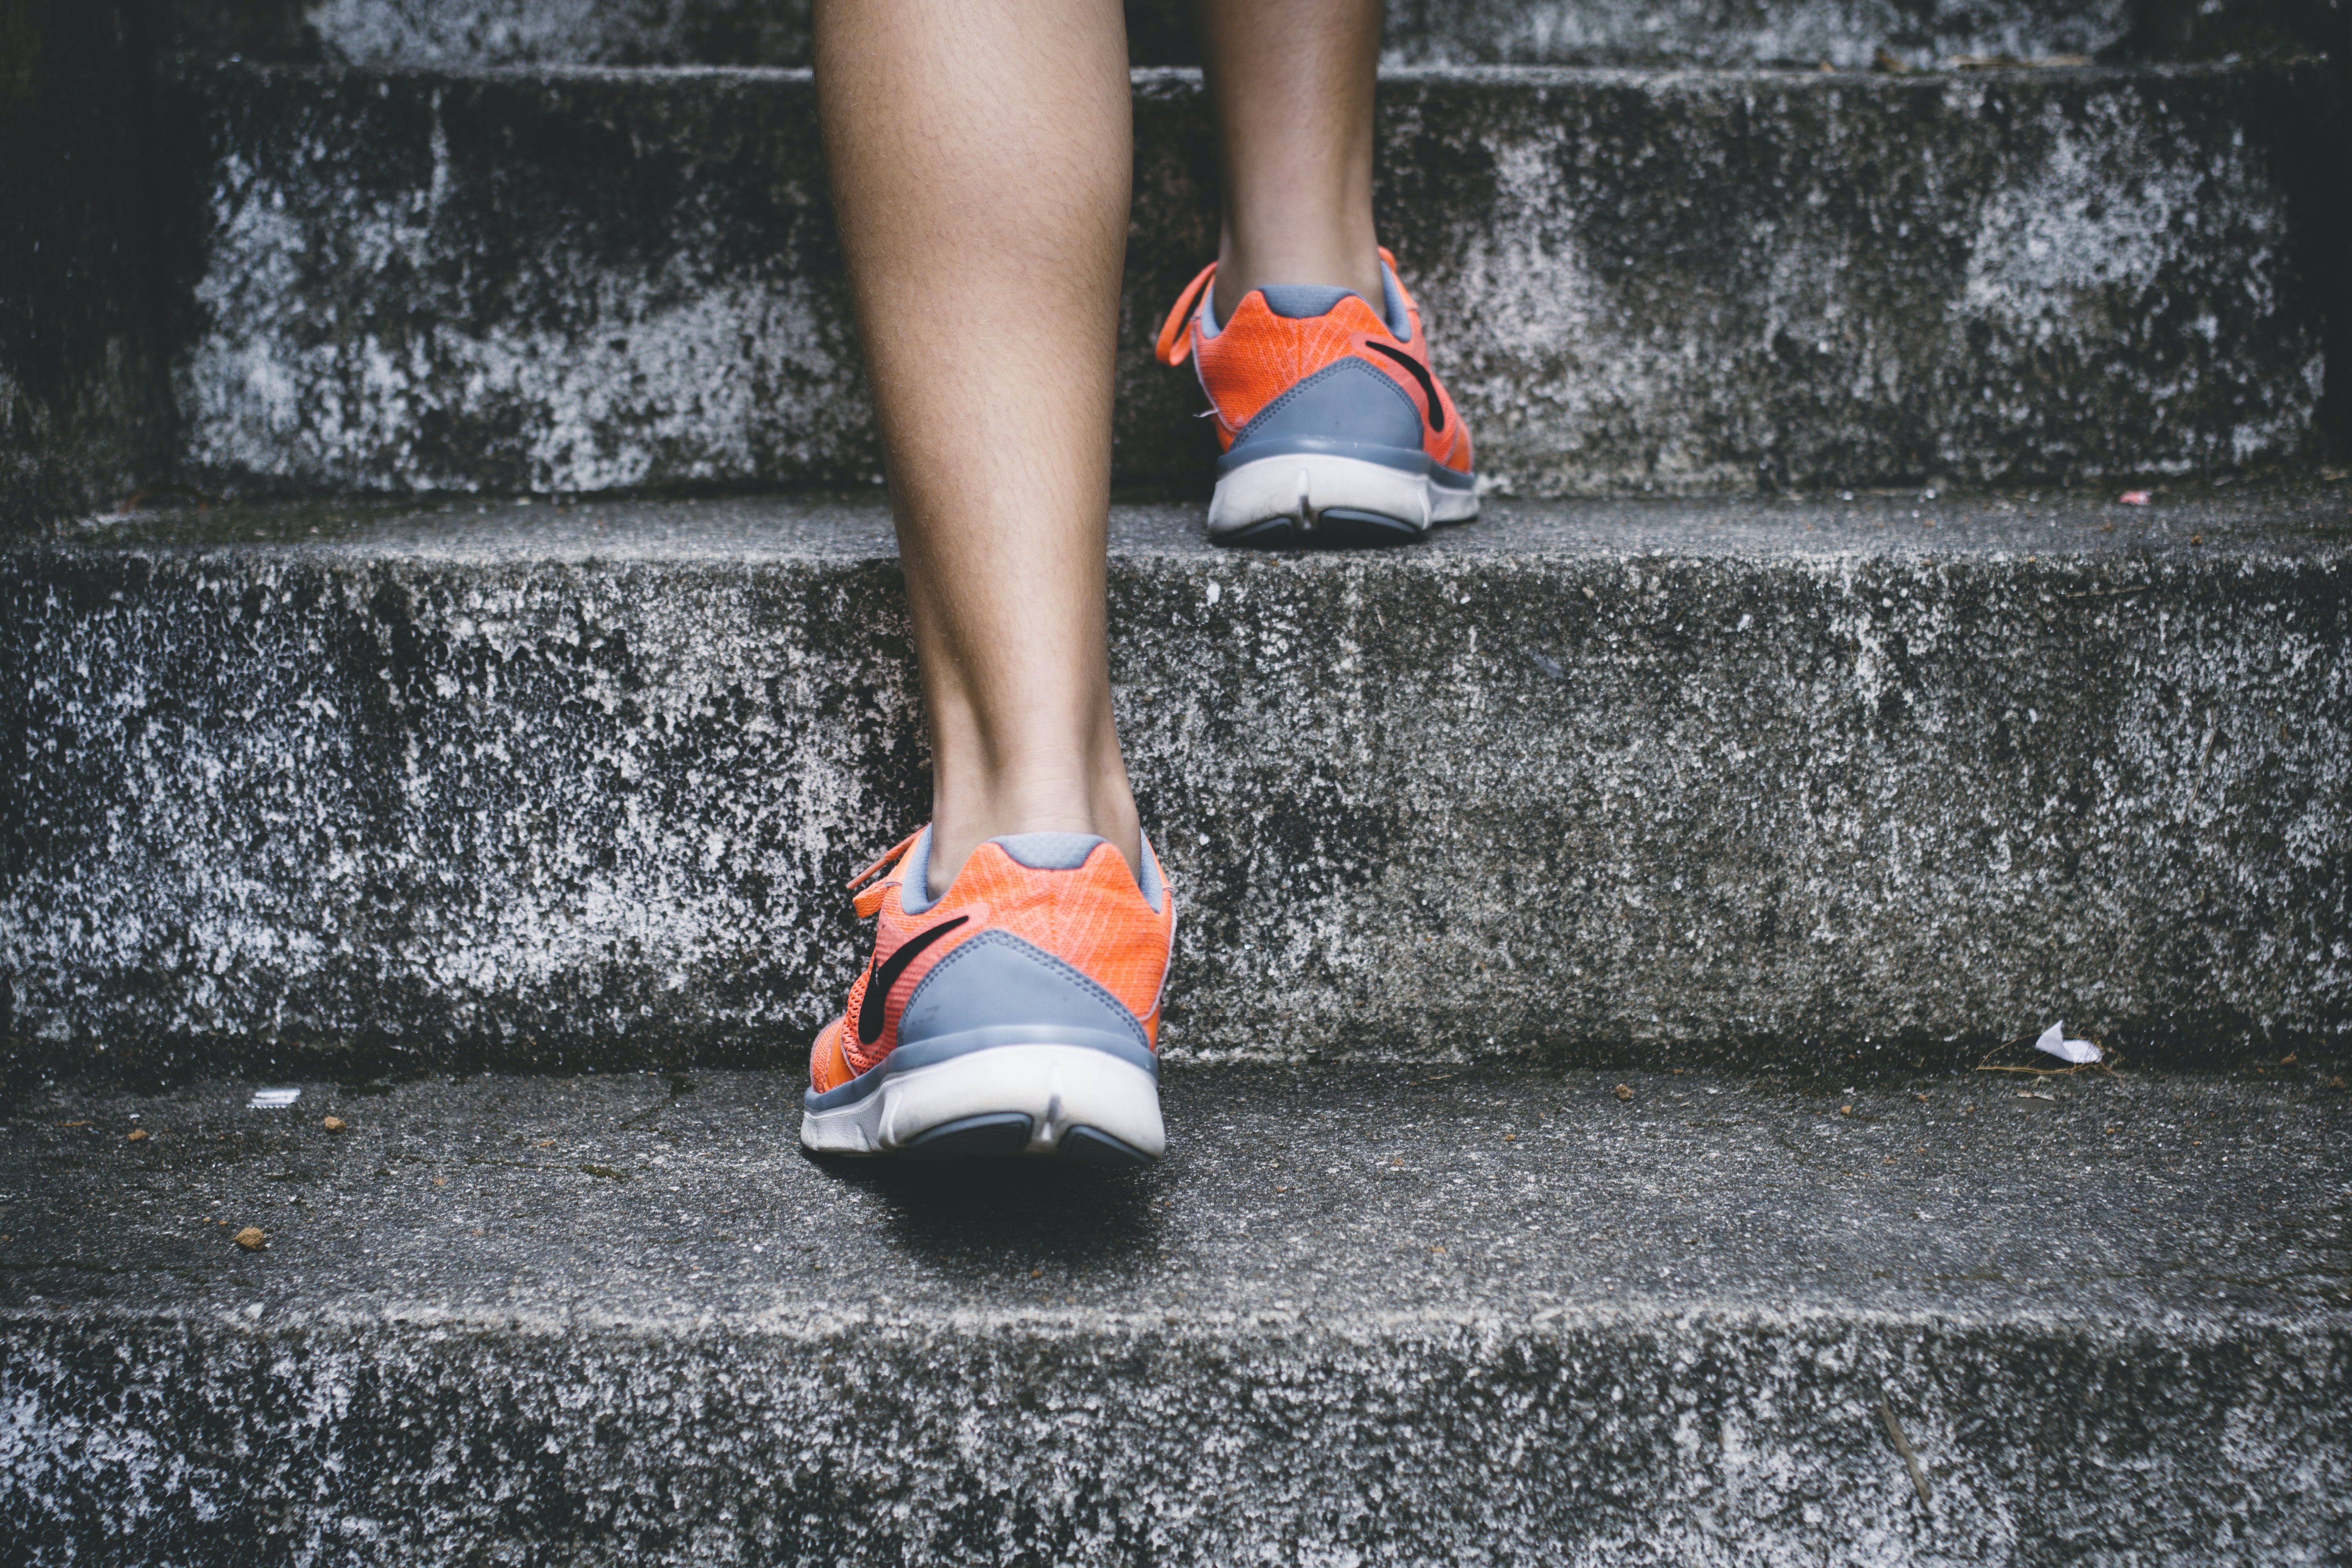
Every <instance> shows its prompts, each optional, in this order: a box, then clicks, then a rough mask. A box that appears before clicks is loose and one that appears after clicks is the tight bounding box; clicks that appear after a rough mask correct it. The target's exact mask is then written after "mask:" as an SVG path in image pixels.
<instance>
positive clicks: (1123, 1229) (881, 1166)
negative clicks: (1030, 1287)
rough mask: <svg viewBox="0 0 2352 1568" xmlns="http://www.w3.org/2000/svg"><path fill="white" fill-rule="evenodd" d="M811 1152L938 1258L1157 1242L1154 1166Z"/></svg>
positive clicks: (1061, 1254)
mask: <svg viewBox="0 0 2352 1568" xmlns="http://www.w3.org/2000/svg"><path fill="white" fill-rule="evenodd" d="M803 1158H804V1159H806V1160H807V1161H808V1162H809V1163H811V1164H813V1165H814V1166H816V1167H817V1168H819V1169H820V1170H822V1171H824V1173H825V1174H826V1175H827V1176H828V1177H830V1178H831V1179H833V1180H835V1181H838V1182H841V1183H843V1184H845V1185H849V1186H855V1187H859V1188H862V1189H864V1190H866V1191H867V1192H869V1193H872V1194H874V1195H875V1196H876V1197H877V1198H879V1199H880V1200H881V1201H882V1203H883V1204H884V1205H886V1209H887V1225H888V1226H889V1234H890V1237H891V1239H892V1240H893V1241H894V1242H895V1243H897V1244H898V1246H900V1247H904V1248H905V1249H906V1250H907V1251H908V1252H909V1253H912V1254H915V1255H916V1256H919V1257H921V1258H928V1259H929V1260H931V1261H934V1262H950V1261H963V1260H967V1259H970V1260H983V1261H987V1262H990V1263H994V1264H1001V1263H1002V1261H1003V1258H1006V1257H1008V1256H1013V1257H1023V1258H1045V1259H1050V1260H1052V1261H1055V1262H1058V1263H1082V1262H1091V1263H1101V1262H1108V1261H1115V1260H1118V1259H1123V1258H1133V1257H1139V1256H1141V1255H1143V1254H1145V1253H1147V1252H1150V1250H1151V1249H1152V1248H1153V1247H1154V1246H1155V1245H1156V1237H1157V1235H1158V1227H1157V1226H1154V1225H1153V1224H1151V1223H1150V1192H1151V1183H1152V1176H1151V1173H1150V1171H1147V1170H1098V1169H1092V1168H1089V1167H1086V1166H1081V1165H1073V1164H1070V1163H1066V1162H1064V1161H1059V1160H964V1161H954V1162H941V1163H922V1162H919V1161H901V1160H845V1159H839V1158H835V1157H830V1156H824V1155H816V1154H809V1153H807V1152H805V1151H803Z"/></svg>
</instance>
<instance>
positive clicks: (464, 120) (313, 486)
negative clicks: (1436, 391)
mask: <svg viewBox="0 0 2352 1568" xmlns="http://www.w3.org/2000/svg"><path fill="white" fill-rule="evenodd" d="M2339 96H2340V94H2339V93H2338V91H2337V89H2336V86H2335V85H2334V78H2333V77H2332V76H2331V75H2330V73H2329V72H2328V71H2327V70H2326V68H2321V67H2316V66H2305V67H2270V66H2247V65H2233V66H2222V67H2175V68H2142V69H2127V70H2126V69H2117V70H2106V69H2094V70H2082V71H2066V70H2058V71H2033V72H2021V73H2020V72H2011V73H1975V74H1938V75H1933V76H1921V77H1895V76H1871V75H1853V74H1843V75H1841V74H1830V75H1823V74H1821V73H1817V72H1801V73H1798V72H1780V73H1773V72H1756V71H1749V72H1730V73H1721V72H1691V73H1660V74H1637V73H1630V72H1609V71H1572V70H1560V69H1549V68H1512V69H1465V70H1442V69H1430V70H1403V71H1392V72H1391V73H1390V74H1389V75H1388V77H1387V78H1386V79H1384V84H1383V88H1382V92H1381V131H1380V136H1381V144H1380V167H1381V176H1380V178H1381V184H1380V190H1379V197H1378V200H1379V217H1380V223H1381V233H1382V235H1383V237H1384V238H1385V239H1386V240H1387V242H1388V243H1389V244H1390V245H1391V247H1393V248H1394V249H1395V250H1396V252H1397V253H1398V255H1399V257H1400V258H1401V262H1402V267H1403V269H1404V272H1405V274H1406V276H1407V278H1408V279H1409V281H1411V283H1412V286H1413V287H1414V289H1416V291H1417V292H1418V294H1419V296H1420V298H1421V300H1422V303H1423V306H1424V308H1425V310H1426V314H1427V319H1428V321H1429V322H1430V324H1431V327H1432V333H1433V345H1434V349H1433V352H1434V355H1435V360H1436V363H1437V366H1438V368H1439V370H1440V371H1441V372H1443V373H1444V374H1445V375H1446V376H1447V377H1448V380H1449V384H1450V385H1451V386H1452V388H1453V390H1454V395H1455V397H1456V398H1457V400H1458V401H1459V403H1460V404H1461V406H1462V408H1463V410H1464V413H1465V417H1466V419H1467V420H1468V421H1469V423H1470V425H1471V426H1472V428H1473V429H1474V430H1475V433H1476V436H1477V438H1478V442H1479V451H1480V455H1481V456H1480V463H1481V468H1482V469H1484V470H1485V471H1486V472H1488V473H1490V474H1491V475H1492V476H1493V477H1494V478H1495V479H1496V480H1498V481H1500V482H1501V483H1502V484H1503V485H1504V486H1505V487H1506V488H1507V489H1510V490H1513V491H1515V492H1516V493H1519V494H1526V495H1554V494H1586V493H1641V492H1643V491H1645V490H1647V491H1673V492H1699V491H1712V490H1721V489H1752V488H1755V487H1756V486H1757V485H1758V484H1759V481H1761V482H1764V483H1767V484H1773V485H1782V486H1788V485H1794V486H1798V487H1804V486H1810V485H1815V484H1822V483H1864V482H1880V481H1901V482H1912V481H1945V482H1948V481H1951V480H1965V481H1968V482H1992V481H1996V480H1998V481H2003V482H2005V481H2006V480H2008V479H2058V478H2066V477H2069V476H2072V477H2075V478H2081V477H2086V476H2100V475H2113V474H2121V473H2135V472H2141V471H2147V472H2167V473H2182V472H2189V471H2192V470H2193V471H2200V472H2211V471H2221V470H2224V469H2231V468H2237V467H2240V466H2242V465H2247V464H2260V463H2263V462H2269V461H2276V460H2281V459H2286V458H2296V457H2298V456H2301V455H2303V454H2305V452H2306V450H2307V448H2309V447H2311V445H2312V443H2313V442H2314V440H2315V438H2316V435H2315V433H2316V431H2317V426H2316V425H2315V419H2316V410H2317V409H2318V406H2319V399H2320V396H2321V393H2322V381H2323V374H2324V360H2325V353H2324V351H2323V339H2324V336H2325V332H2326V330H2327V329H2326V311H2327V309H2328V301H2330V300H2333V299H2335V298H2336V296H2337V293H2338V290H2337V289H2336V288H2335V287H2334V284H2333V282H2332V281H2331V280H2332V279H2333V277H2334V269H2335V268H2336V266H2337V261H2338V258H2334V257H2333V256H2332V255H2330V254H2329V253H2328V251H2327V247H2326V244H2325V243H2324V242H2325V238H2326V232H2327V231H2326V224H2327V223H2328V222H2330V221H2332V219H2329V218H2328V217H2326V214H2327V213H2328V212H2331V211H2332V210H2333V208H2332V206H2331V205H2330V204H2332V203H2333V202H2334V201H2335V198H2336V189H2335V183H2334V178H2333V171H2334V168H2335V163H2334V161H2333V159H2332V155H2331V154H2330V153H2329V151H2328V149H2329V147H2330V146H2331V145H2332V143H2331V142H2329V141H2328V139H2327V138H2328V135H2329V134H2332V132H2326V129H2325V128H2326V126H2328V125H2332V124H2334V123H2335V120H2334V119H2333V118H2331V117H2332V116H2335V115H2336V112H2337V99H2338V97H2339ZM165 101H166V103H167V106H168V107H167V109H166V110H165V117H166V122H167V123H168V124H170V125H172V126H173V127H176V128H178V129H176V130H175V131H174V132H173V134H174V137H175V141H174V143H173V148H174V154H175V158H174V162H173V164H172V165H171V167H170V169H169V170H167V171H166V173H165V174H163V175H161V176H159V190H160V191H161V192H162V193H163V197H164V199H163V204H162V205H163V208H164V209H165V210H167V211H170V212H172V213H174V214H180V215H181V221H180V229H181V230H184V233H182V238H181V240H180V242H179V248H178V250H177V251H176V252H175V254H178V255H180V256H181V257H182V262H181V267H182V271H181V272H180V274H179V275H178V276H179V282H178V284H177V287H178V289H180V304H179V306H178V307H177V314H176V315H175V317H174V320H175V321H180V322H182V323H183V328H184V330H183V334H182V337H181V340H180V342H181V348H180V352H179V357H178V359H177V361H176V365H177V369H176V372H175V375H176V381H175V386H176V389H177V390H176V396H177V400H178V405H179V407H180V410H181V413H182V416H183V419H184V436H183V445H182V457H183V459H184V468H185V471H186V475H187V477H189V478H190V479H192V480H193V481H194V482H195V483H197V484H199V485H202V486H205V487H207V488H213V489H238V490H240V491H242V492H243V493H247V494H256V493H260V492H262V491H265V490H269V489H273V488H276V489H281V490H289V491H316V490H318V489H328V490H348V491H386V492H401V491H415V490H435V489H452V490H461V491H470V490H477V489H478V490H483V491H492V492H495V491H501V490H504V491H516V490H530V491H544V492H552V491H573V490H610V489H639V488H645V487H662V486H679V485H695V484H712V483H717V484H733V485H746V484H762V485H764V484H777V483H801V482H812V481H824V482H832V481H835V480H861V481H862V480H863V479H866V477H867V476H868V475H869V474H870V473H871V472H872V471H873V470H874V468H875V467H876V462H877V449H876V447H875V438H874V436H873V432H872V428H871V423H870V419H869V416H868V413H867V408H866V395H865V392H864V389H863V381H862V372H861V371H860V369H859V367H858V362H857V355H856V345H855V342H854V341H853V337H852V332H851V327H850V321H849V314H848V310H847V306H846V297H845V285H844V283H843V281H842V279H841V273H840V263H839V258H838V256H837V253H836V249H835V239H834V232H833V221H832V217H831V215H830V211H829V208H828V207H827V206H826V205H825V201H824V173H823V168H822V162H821V156H820V148H819V144H818V140H817V133H816V126H815V121H814V94H813V91H812V89H811V87H810V84H809V80H808V78H807V76H806V75H805V74H804V73H796V72H791V71H761V70H714V69H692V70H662V71H616V70H610V69H593V68H573V69H557V68H535V69H530V70H520V69H518V70H506V71H498V70H490V71H478V72H473V73H457V72H437V73H436V72H432V71H405V70H403V71H392V72H368V71H341V70H311V69H308V68H294V67H265V66H253V65H222V66H215V67H205V66H193V65H192V66H189V67H186V68H184V69H183V70H182V71H181V72H180V73H179V74H177V75H175V76H174V77H173V78H172V79H171V85H170V89H169V90H168V91H167V93H166V95H165ZM1135 102H1136V128H1137V163H1136V203H1135V212H1136V217H1135V222H1134V224H1133V226H1132V230H1131V238H1130V242H1129V265H1128V271H1127V292H1126V295H1125V299H1124V302H1123V304H1122V307H1121V310H1122V331H1121V342H1122V345H1123V347H1122V359H1121V363H1120V371H1119V413H1118V465H1119V468H1120V471H1121V473H1122V474H1123V475H1125V476H1126V477H1127V478H1128V479H1130V480H1135V481H1146V480H1149V481H1152V482H1160V483H1183V484H1197V483H1201V482H1202V481H1203V479H1204V477H1205V475H1206V473H1207V471H1208V463H1209V460H1210V459H1211V458H1212V457H1213V446H1212V443H1211V438H1210V434H1209V432H1208V430H1207V429H1206V427H1205V426H1202V424H1201V423H1200V422H1199V421H1198V420H1196V419H1194V418H1192V417H1191V416H1192V414H1193V413H1194V412H1195V411H1196V408H1197V406H1198V402H1199V395H1198V390H1197V388H1196V387H1195V386H1194V385H1193V384H1192V381H1191V379H1190V378H1189V376H1187V375H1185V374H1179V373H1175V372H1171V371H1168V370H1166V369H1165V368H1164V367H1161V366H1160V365H1157V364H1156V363H1152V362H1151V359H1150V342H1151V339H1152V335H1153V332H1154V331H1156V330H1157V327H1158V325H1159V322H1160V317H1161V315H1162V313H1163V312H1164V311H1165V310H1167V308H1168V306H1169V304H1170V303H1171V301H1172V300H1174V299H1175V297H1176V295H1177V294H1178V292H1179V291H1180V290H1181V288H1182V286H1183V284H1184V283H1185V281H1186V280H1187V279H1189V278H1190V277H1191V275H1192V272H1193V270H1194V269H1195V268H1197V267H1198V266H1199V265H1200V264H1201V263H1202V261H1204V260H1206V259H1207V258H1209V257H1210V256H1211V255H1212V254H1213V250H1214V236H1213V220H1212V211H1211V202H1210V199H1209V189H1210V184H1209V182H1210V178H1211V173H1212V170H1213V162H1214V159H1213V138H1212V135H1211V131H1210V127H1209V124H1208V121H1207V117H1206V115H1205V113H1204V111H1203V107H1202V101H1201V96H1200V89H1199V83H1198V79H1197V78H1196V77H1195V76H1194V75H1193V74H1192V73H1189V72H1185V71H1180V70H1160V71H1143V72H1139V74H1138V78H1137V86H1136V100H1135ZM184 209H185V210H184ZM175 232H179V230H175Z"/></svg>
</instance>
